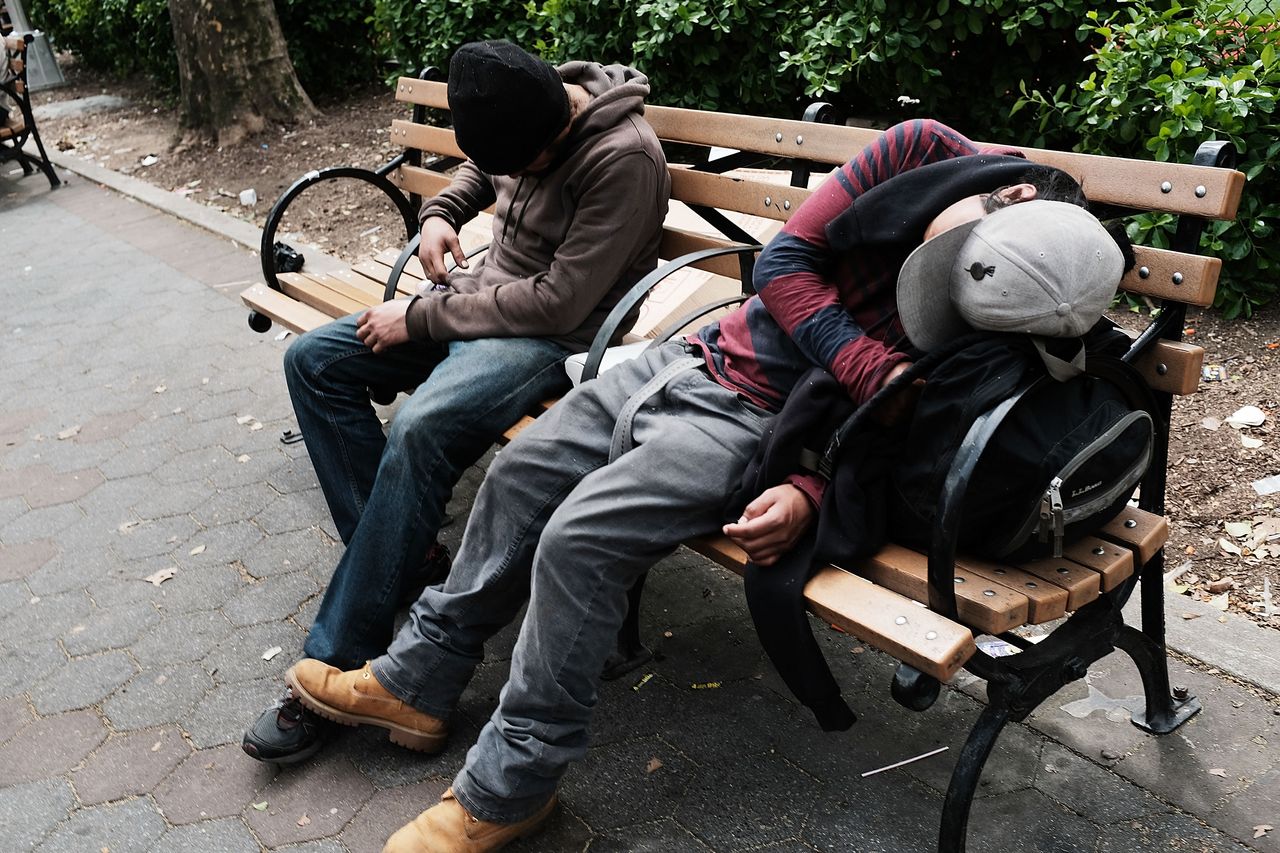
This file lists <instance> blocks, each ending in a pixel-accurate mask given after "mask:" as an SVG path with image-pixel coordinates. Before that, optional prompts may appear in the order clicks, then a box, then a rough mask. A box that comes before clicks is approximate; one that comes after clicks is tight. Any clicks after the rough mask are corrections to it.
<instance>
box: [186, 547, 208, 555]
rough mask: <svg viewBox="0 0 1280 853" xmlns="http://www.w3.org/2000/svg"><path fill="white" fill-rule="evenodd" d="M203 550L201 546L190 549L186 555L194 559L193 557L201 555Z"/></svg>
mask: <svg viewBox="0 0 1280 853" xmlns="http://www.w3.org/2000/svg"><path fill="white" fill-rule="evenodd" d="M204 548H205V546H203V545H197V546H196V547H194V548H192V549H191V550H190V551H189V552H188V553H189V554H190V555H191V556H192V557H194V556H195V555H197V554H203V553H204Z"/></svg>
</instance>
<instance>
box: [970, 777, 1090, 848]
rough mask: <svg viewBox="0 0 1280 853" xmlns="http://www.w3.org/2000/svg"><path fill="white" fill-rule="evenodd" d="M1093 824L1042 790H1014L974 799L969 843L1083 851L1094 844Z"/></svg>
mask: <svg viewBox="0 0 1280 853" xmlns="http://www.w3.org/2000/svg"><path fill="white" fill-rule="evenodd" d="M1094 832H1095V830H1094V828H1093V826H1092V824H1090V823H1089V822H1088V821H1085V820H1083V819H1081V818H1079V817H1076V816H1075V815H1072V814H1070V813H1069V812H1068V811H1067V810H1066V809H1064V808H1062V807H1061V806H1058V805H1057V804H1055V803H1053V802H1052V801H1051V800H1049V799H1048V798H1047V797H1045V796H1044V795H1043V794H1041V793H1040V792H1038V791H1031V790H1025V791H1013V792H1010V793H1005V794H998V795H996V796H994V797H986V798H982V799H978V800H975V801H974V804H973V810H972V812H971V813H970V818H969V845H970V846H971V847H972V848H973V849H974V850H1001V851H1007V853H1082V851H1090V850H1092V848H1093V846H1094Z"/></svg>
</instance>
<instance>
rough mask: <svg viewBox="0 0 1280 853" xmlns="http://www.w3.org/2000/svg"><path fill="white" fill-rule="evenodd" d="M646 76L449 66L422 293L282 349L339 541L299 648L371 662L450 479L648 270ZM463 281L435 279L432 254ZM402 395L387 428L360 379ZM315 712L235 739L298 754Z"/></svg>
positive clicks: (287, 712)
mask: <svg viewBox="0 0 1280 853" xmlns="http://www.w3.org/2000/svg"><path fill="white" fill-rule="evenodd" d="M648 93H649V85H648V81H647V79H646V78H645V77H644V75H642V74H640V73H639V72H637V71H636V70H635V69H632V68H626V67H623V66H618V65H612V66H607V67H606V66H601V65H598V64H595V63H590V62H569V63H566V64H565V65H562V66H560V67H559V68H554V67H552V66H551V65H549V64H547V63H546V62H543V61H542V60H540V59H538V58H536V57H534V56H531V55H529V54H528V53H526V52H525V51H523V50H521V49H520V48H518V47H516V46H515V45H512V44H510V43H508V42H502V41H496V42H478V43H473V44H467V45H463V46H462V47H461V48H459V49H458V51H457V53H455V54H454V56H453V59H452V61H451V62H450V65H449V84H448V97H449V106H450V109H451V111H452V114H453V122H454V133H455V137H456V139H457V142H458V146H459V147H460V148H461V149H462V150H463V151H464V152H465V153H466V154H467V156H468V157H469V158H470V160H469V162H467V163H464V164H463V165H462V166H461V167H459V169H458V171H457V174H456V176H455V177H454V178H453V181H452V183H450V185H449V186H448V187H447V188H446V189H444V190H443V191H442V192H441V193H440V194H439V195H437V196H436V197H434V198H431V199H428V200H427V201H426V202H425V203H424V204H423V206H422V211H421V215H420V218H421V221H422V244H421V248H420V250H419V254H420V257H421V259H422V265H423V267H424V269H425V270H426V274H427V276H428V278H429V279H430V280H431V281H432V282H434V285H435V286H434V287H430V285H427V286H426V288H425V289H424V290H423V292H421V293H419V294H418V295H417V296H415V297H413V299H397V300H394V301H391V302H385V303H383V304H382V305H379V306H377V307H375V308H372V309H370V310H369V311H366V312H363V313H361V314H357V315H353V316H351V317H346V318H344V319H341V320H336V321H334V322H332V323H329V324H328V325H326V326H323V327H321V328H319V329H315V330H314V331H312V332H309V333H307V334H305V335H303V336H302V337H301V338H299V339H298V340H297V341H296V342H295V343H294V344H293V346H292V347H290V349H289V351H288V353H287V354H286V357H285V377H286V379H287V381H288V385H289V394H290V397H291V398H292V401H293V408H294V412H295V414H296V415H297V418H298V424H299V426H300V427H301V429H302V434H303V436H304V438H305V439H306V443H307V451H308V453H309V454H310V456H311V462H312V465H313V466H314V467H315V471H316V476H317V477H318V478H319V480H320V486H321V488H322V490H323V492H324V495H325V500H326V501H327V502H328V505H329V511H330V513H331V514H332V515H333V520H334V524H335V525H336V526H337V529H338V533H339V535H340V536H341V537H342V541H343V543H345V545H346V551H345V552H344V553H343V555H342V558H341V559H340V560H339V561H338V565H337V568H336V570H335V571H334V575H333V578H332V580H331V581H330V584H329V587H328V590H327V591H326V593H325V596H324V600H323V601H322V602H321V605H320V611H319V613H318V614H317V615H316V618H315V622H314V623H313V624H312V626H311V632H310V635H309V636H308V638H307V642H306V645H305V646H304V651H305V653H306V655H307V657H309V658H315V659H317V660H322V661H325V662H326V663H329V664H332V665H334V666H337V667H338V668H339V669H350V668H352V667H355V666H359V665H361V664H362V663H364V661H366V660H368V659H370V658H374V657H377V656H379V655H381V654H382V653H383V652H385V651H386V649H387V644H388V642H389V641H390V639H391V632H392V627H393V619H394V616H395V611H396V609H397V608H398V607H399V606H400V605H401V604H402V603H403V602H405V601H406V600H412V599H414V598H416V597H417V594H418V592H419V591H420V590H421V589H422V588H423V587H424V586H425V585H426V584H427V583H434V582H437V581H439V580H441V579H443V577H444V575H445V574H446V573H447V572H448V554H447V552H445V551H444V550H443V548H442V546H439V545H437V544H434V543H435V540H436V534H437V532H438V531H439V529H440V525H441V519H442V518H443V516H444V511H445V504H446V502H447V501H448V499H449V495H450V493H451V492H452V490H453V487H454V485H455V484H456V483H457V481H458V478H459V477H460V476H461V475H462V472H463V471H464V470H466V468H467V467H468V466H469V465H472V464H473V463H474V462H475V461H476V460H477V459H479V457H480V456H481V455H482V454H483V453H484V452H485V450H487V449H488V448H489V447H490V446H491V445H492V444H493V442H494V440H495V439H496V438H497V437H498V436H500V435H501V434H502V432H503V431H504V430H506V429H507V428H508V427H510V426H511V425H512V424H513V423H515V422H516V421H517V420H519V418H520V417H521V416H523V415H524V414H525V413H526V412H528V411H529V410H530V409H531V408H533V407H534V406H535V405H536V404H537V403H538V402H540V401H541V400H545V399H547V398H549V397H554V396H556V395H558V394H560V393H562V392H563V391H564V390H565V388H566V387H567V385H568V379H567V377H566V375H565V372H564V369H563V365H562V361H563V359H564V357H565V356H566V355H568V354H570V353H573V352H581V351H583V350H586V349H587V348H588V347H589V346H590V344H591V340H592V338H593V337H594V336H595V334H596V331H597V330H598V329H599V328H600V326H601V325H602V323H603V321H604V318H605V317H606V316H607V315H608V313H609V311H610V310H611V309H612V308H613V307H614V305H616V304H617V302H618V301H619V299H620V298H621V297H622V296H623V295H624V294H625V293H626V292H627V291H628V290H629V289H630V288H631V286H632V285H633V284H635V282H637V281H639V280H640V278H642V277H643V276H644V275H645V274H646V273H648V272H649V271H650V270H652V269H653V268H654V267H655V266H656V264H657V260H658V242H659V240H660V238H661V234H662V221H663V219H664V217H665V216H666V210H667V198H668V196H669V195H670V179H669V177H668V175H667V168H666V160H665V158H664V157H663V154H662V149H661V146H660V144H659V142H658V139H657V137H656V136H655V135H654V133H653V130H652V128H650V127H649V125H648V124H647V123H646V122H645V120H644V118H643V112H644V98H645V96H646V95H648ZM491 205H492V206H493V208H494V215H493V242H492V243H491V244H490V246H489V249H488V252H487V253H486V254H485V255H484V256H483V257H482V258H481V259H479V260H478V261H476V262H475V263H474V264H468V262H467V260H466V258H465V257H464V256H463V253H462V249H461V247H460V245H459V242H458V230H459V229H460V228H461V227H462V225H463V224H464V223H466V222H468V221H469V220H471V219H472V218H474V217H475V216H476V214H478V213H479V212H480V211H482V210H484V209H485V208H487V207H489V206H491ZM446 254H450V255H452V256H453V258H454V259H455V260H456V261H457V263H458V267H459V268H460V271H454V272H453V273H446V270H445V255H446ZM371 387H373V388H388V389H393V390H396V391H409V390H412V389H413V388H415V387H416V388H417V390H416V391H415V392H414V393H413V394H412V396H410V397H409V398H408V399H407V400H406V401H405V402H404V403H403V404H402V405H401V406H400V409H399V411H398V412H397V413H396V416H395V419H394V421H393V422H392V424H391V429H390V434H389V435H388V436H384V434H383V430H382V424H381V423H380V422H379V420H378V418H377V416H376V414H375V412H374V410H373V407H372V406H371V405H370V401H369V388H371ZM323 733H324V721H323V720H321V719H319V718H318V717H316V716H314V715H313V714H311V713H310V712H309V711H307V710H306V709H305V708H303V707H302V706H301V705H300V704H299V703H298V701H297V699H296V698H295V697H294V696H293V695H292V693H290V692H286V693H285V694H284V698H283V699H281V701H280V702H279V703H277V704H276V705H275V706H274V707H272V708H270V709H268V710H267V711H265V712H264V713H263V714H262V715H261V716H260V717H259V718H258V720H257V721H256V722H255V723H254V725H253V726H252V727H251V728H250V729H249V730H248V731H247V732H246V733H245V736H244V742H243V746H244V751H245V752H247V753H248V754H249V755H251V756H253V757H254V758H258V759H260V760H263V761H270V762H278V763H288V762H294V761H300V760H302V759H305V758H307V757H308V756H309V755H311V754H312V753H313V752H315V750H316V749H317V748H318V747H319V746H320V743H321V740H322V736H323Z"/></svg>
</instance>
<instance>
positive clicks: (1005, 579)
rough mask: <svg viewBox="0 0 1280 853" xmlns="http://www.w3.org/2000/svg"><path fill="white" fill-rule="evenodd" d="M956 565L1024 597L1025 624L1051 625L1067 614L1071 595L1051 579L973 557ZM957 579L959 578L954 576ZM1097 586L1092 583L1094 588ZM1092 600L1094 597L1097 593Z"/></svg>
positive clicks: (959, 559)
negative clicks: (1026, 608) (1025, 608)
mask: <svg viewBox="0 0 1280 853" xmlns="http://www.w3.org/2000/svg"><path fill="white" fill-rule="evenodd" d="M956 566H957V567H958V568H961V569H964V570H965V571H966V572H968V573H969V574H972V575H975V576H977V577H979V578H983V579H985V580H987V581H988V582H990V583H994V584H999V585H1000V586H1003V587H1005V588H1006V589H1010V590H1013V591H1014V592H1016V593H1019V594H1021V595H1025V596H1026V597H1027V603H1028V605H1029V606H1028V610H1027V622H1028V623H1029V624H1032V625H1040V624H1043V623H1045V622H1051V621H1053V620H1054V619H1059V618H1061V617H1063V616H1065V615H1066V613H1067V610H1068V606H1067V605H1068V602H1069V600H1070V594H1069V593H1068V591H1067V590H1066V589H1064V588H1063V587H1061V586H1059V585H1057V584H1056V583H1055V582H1054V581H1053V579H1052V578H1050V579H1049V580H1047V581H1046V579H1045V578H1042V577H1040V576H1038V575H1032V574H1029V573H1027V572H1025V571H1023V570H1022V569H1021V568H1017V567H1015V566H1002V565H1000V564H999V563H992V562H988V561H986V560H979V559H976V558H974V557H960V558H958V559H957V560H956ZM957 577H959V575H957ZM1097 587H1098V585H1097V583H1096V582H1095V583H1094V589H1095V590H1096V589H1097ZM1094 597H1095V598H1096V597H1097V595H1096V592H1095V595H1094Z"/></svg>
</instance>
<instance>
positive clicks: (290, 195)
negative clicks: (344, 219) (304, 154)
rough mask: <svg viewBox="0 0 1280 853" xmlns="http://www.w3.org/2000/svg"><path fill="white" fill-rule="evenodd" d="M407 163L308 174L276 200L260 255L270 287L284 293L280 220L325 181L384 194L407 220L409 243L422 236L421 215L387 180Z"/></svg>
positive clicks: (399, 159)
mask: <svg viewBox="0 0 1280 853" xmlns="http://www.w3.org/2000/svg"><path fill="white" fill-rule="evenodd" d="M404 161H405V157H404V155H403V154H401V155H400V156H398V157H396V158H394V159H392V160H391V161H390V162H388V163H386V164H385V165H383V166H382V167H380V168H379V169H377V170H376V171H375V170H370V169H361V168H359V167H356V166H334V167H331V168H328V169H318V170H315V171H311V172H307V173H306V174H305V175H303V176H302V177H301V178H299V179H298V180H296V181H294V182H293V185H292V186H290V187H289V188H288V189H287V190H285V191H284V193H283V194H281V196H280V197H279V198H278V199H276V201H275V204H273V205H271V212H270V213H268V214H267V221H266V224H265V225H263V227H262V244H261V246H260V247H259V251H260V254H261V260H262V277H263V279H265V280H266V282H267V286H268V287H270V288H272V289H273V290H279V289H280V282H279V280H278V279H277V278H276V273H277V270H276V261H275V242H276V230H277V229H278V228H279V227H280V220H281V219H283V218H284V213H285V210H286V209H287V208H288V207H289V205H290V204H292V203H293V200H294V199H295V198H297V197H298V196H299V195H301V194H302V192H303V191H304V190H306V189H308V188H309V187H313V186H315V185H316V184H318V183H321V182H323V181H333V180H339V179H344V178H350V179H354V180H358V181H364V182H365V183H367V184H372V185H373V186H375V187H377V188H378V189H380V190H382V192H383V193H384V194H385V195H386V196H387V198H389V199H391V202H392V203H393V204H394V205H395V207H396V210H397V211H398V212H399V213H400V216H401V218H402V219H403V220H404V228H405V239H406V240H409V239H411V238H412V237H413V235H414V234H416V233H417V232H418V212H417V211H416V210H415V209H414V207H413V205H412V204H411V203H410V201H409V198H408V197H407V196H406V195H405V194H404V193H403V192H401V191H400V188H399V187H397V186H396V185H395V184H393V183H391V181H390V179H388V178H387V174H388V173H390V172H392V171H393V170H395V169H397V168H399V166H400V164H401V163H403V162H404Z"/></svg>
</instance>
